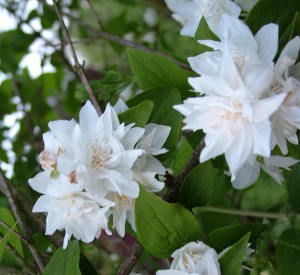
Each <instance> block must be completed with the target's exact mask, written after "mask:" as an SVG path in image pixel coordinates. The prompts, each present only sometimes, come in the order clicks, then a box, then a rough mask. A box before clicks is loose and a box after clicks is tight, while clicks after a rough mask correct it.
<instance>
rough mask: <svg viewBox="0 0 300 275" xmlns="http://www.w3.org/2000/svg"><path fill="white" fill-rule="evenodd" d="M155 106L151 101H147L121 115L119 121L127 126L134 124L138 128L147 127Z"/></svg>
mask: <svg viewBox="0 0 300 275" xmlns="http://www.w3.org/2000/svg"><path fill="white" fill-rule="evenodd" d="M153 107H154V104H153V102H152V101H150V100H146V101H144V102H142V103H140V104H139V105H137V106H135V107H132V108H130V109H128V110H126V111H124V112H122V113H120V114H119V115H118V116H119V119H120V121H121V122H125V124H127V125H128V124H130V123H134V125H135V126H137V127H145V125H146V124H147V121H148V119H149V117H150V115H151V112H152V110H153Z"/></svg>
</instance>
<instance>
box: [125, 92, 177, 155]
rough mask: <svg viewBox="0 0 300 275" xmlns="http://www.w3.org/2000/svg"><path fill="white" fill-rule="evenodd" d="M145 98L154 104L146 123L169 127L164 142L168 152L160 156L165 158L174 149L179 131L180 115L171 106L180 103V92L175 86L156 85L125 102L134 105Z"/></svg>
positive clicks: (130, 105)
mask: <svg viewBox="0 0 300 275" xmlns="http://www.w3.org/2000/svg"><path fill="white" fill-rule="evenodd" d="M145 100H150V101H152V102H153V104H154V106H153V110H152V113H151V115H150V117H149V121H148V123H149V122H152V123H157V124H161V125H167V126H170V127H171V132H170V134H169V137H168V139H167V141H166V142H165V144H164V147H165V148H166V149H168V150H169V152H168V153H166V154H164V155H163V156H162V157H163V158H164V159H166V158H167V157H168V156H169V155H170V153H171V152H172V151H173V150H175V149H176V147H177V144H178V140H179V136H180V132H181V115H180V113H179V112H177V111H176V110H175V109H174V108H173V106H174V105H176V104H180V103H181V98H180V93H179V92H178V90H177V89H175V88H169V87H156V88H152V89H149V90H147V91H145V92H142V93H140V94H138V95H136V96H135V97H133V98H131V99H129V100H128V101H127V102H126V104H127V105H128V106H129V107H134V106H136V105H138V104H140V103H142V102H143V101H145ZM160 159H161V158H160Z"/></svg>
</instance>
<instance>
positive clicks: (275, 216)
mask: <svg viewBox="0 0 300 275" xmlns="http://www.w3.org/2000/svg"><path fill="white" fill-rule="evenodd" d="M200 211H201V212H213V213H222V214H228V215H238V216H248V217H253V218H267V219H284V218H287V217H288V216H287V214H285V213H272V212H260V211H246V210H239V209H230V208H227V209H226V208H221V207H214V206H207V207H202V208H201V209H200ZM295 216H296V217H297V218H300V215H299V214H298V215H295Z"/></svg>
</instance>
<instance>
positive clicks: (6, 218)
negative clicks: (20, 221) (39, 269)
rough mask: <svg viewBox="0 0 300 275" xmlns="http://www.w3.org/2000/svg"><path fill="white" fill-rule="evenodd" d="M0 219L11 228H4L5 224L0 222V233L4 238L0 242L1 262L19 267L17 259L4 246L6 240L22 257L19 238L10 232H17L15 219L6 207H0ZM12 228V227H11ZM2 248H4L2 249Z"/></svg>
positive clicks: (20, 266)
mask: <svg viewBox="0 0 300 275" xmlns="http://www.w3.org/2000/svg"><path fill="white" fill-rule="evenodd" d="M0 219H1V221H2V222H4V223H5V224H6V225H8V226H9V227H10V228H11V229H8V228H6V227H5V226H3V225H1V224H0V233H1V234H2V235H3V236H5V240H4V242H3V243H2V242H1V245H0V246H1V264H4V265H7V266H13V267H15V268H18V269H21V268H22V265H21V264H20V262H19V260H18V259H17V258H16V257H15V256H14V255H13V253H12V252H10V251H9V250H8V249H7V248H6V247H5V244H6V243H7V242H8V243H9V244H10V245H11V246H12V247H13V248H14V249H15V250H16V251H17V252H18V254H19V255H20V256H21V257H24V252H23V248H22V243H21V240H20V238H19V237H18V236H17V235H16V234H13V233H12V230H14V231H16V232H18V230H17V228H16V221H15V219H14V217H13V215H12V213H11V211H9V210H8V209H6V208H3V207H1V208H0ZM12 228H13V229H12ZM3 248H4V250H3Z"/></svg>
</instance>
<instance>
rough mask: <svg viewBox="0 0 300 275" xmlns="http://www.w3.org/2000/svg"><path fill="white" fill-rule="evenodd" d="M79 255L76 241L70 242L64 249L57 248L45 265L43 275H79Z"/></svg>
mask: <svg viewBox="0 0 300 275" xmlns="http://www.w3.org/2000/svg"><path fill="white" fill-rule="evenodd" d="M79 254H80V250H79V244H78V241H72V242H70V243H69V244H68V246H67V248H66V249H63V248H59V249H58V250H56V251H55V253H54V255H53V256H52V258H51V260H50V262H49V263H48V264H47V266H46V268H45V270H44V272H43V275H61V274H64V275H80V274H81V272H80V269H79Z"/></svg>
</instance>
